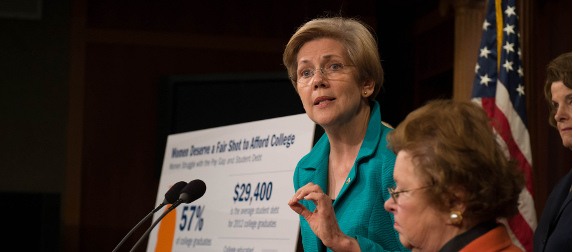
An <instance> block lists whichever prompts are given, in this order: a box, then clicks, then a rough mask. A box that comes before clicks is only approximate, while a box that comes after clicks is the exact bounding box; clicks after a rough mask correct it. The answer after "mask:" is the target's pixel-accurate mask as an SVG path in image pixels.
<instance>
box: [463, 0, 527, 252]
mask: <svg viewBox="0 0 572 252" xmlns="http://www.w3.org/2000/svg"><path fill="white" fill-rule="evenodd" d="M488 2H489V3H488V7H487V13H486V17H485V21H484V22H483V34H482V40H481V46H480V52H479V58H478V61H477V65H476V67H475V81H474V84H473V94H472V100H473V101H474V102H476V103H478V104H479V105H481V106H482V107H483V108H484V109H485V110H486V111H487V113H488V115H489V117H490V118H491V120H492V121H494V123H492V124H493V126H494V128H495V131H496V132H497V133H498V136H499V142H500V143H501V144H502V145H503V146H504V147H505V151H506V153H505V154H506V155H510V156H512V158H514V159H517V160H518V166H519V169H520V170H521V171H522V172H524V174H525V177H526V186H525V188H524V189H523V190H522V192H521V194H520V198H519V207H518V208H519V214H517V215H516V216H515V217H514V218H512V219H510V220H501V222H503V223H504V224H505V225H506V226H508V227H509V228H508V229H509V233H510V235H511V238H512V240H513V243H515V244H516V245H517V246H519V247H520V248H521V249H523V250H525V251H532V236H533V233H534V230H535V229H536V224H537V221H536V210H535V208H534V199H533V192H534V191H533V186H532V177H531V164H532V154H531V150H530V138H529V135H528V128H527V119H526V103H525V96H524V82H523V69H522V64H521V51H520V46H519V33H518V16H517V14H516V1H515V0H489V1H488Z"/></svg>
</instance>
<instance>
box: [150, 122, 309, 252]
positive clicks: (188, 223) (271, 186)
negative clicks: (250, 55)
mask: <svg viewBox="0 0 572 252" xmlns="http://www.w3.org/2000/svg"><path fill="white" fill-rule="evenodd" d="M314 130H315V124H314V123H313V122H312V121H311V120H310V119H309V118H308V117H307V115H306V114H298V115H292V116H285V117H279V118H274V119H267V120H261V121H255V122H249V123H241V124H236V125H230V126H223V127H216V128H211V129H204V130H197V131H192V132H186V133H178V134H172V135H169V137H168V139H167V144H166V147H165V155H164V158H163V160H164V162H163V167H162V171H161V178H160V182H159V189H158V192H157V201H156V204H157V205H159V204H160V203H161V202H162V201H163V199H164V194H165V192H166V191H167V190H168V189H169V187H170V186H171V185H173V184H175V183H176V182H179V181H185V182H189V181H191V180H194V179H201V180H203V181H204V182H205V184H206V186H207V190H206V192H205V194H204V196H203V197H202V198H200V199H198V200H196V201H194V202H191V203H189V204H183V205H180V206H179V207H177V208H176V209H175V210H174V211H173V212H171V213H169V214H168V215H167V216H165V218H164V219H163V220H162V221H161V223H160V224H159V225H157V227H155V228H154V230H153V231H152V232H151V233H150V236H149V241H148V246H147V251H148V252H151V251H235V252H238V251H252V252H254V251H265V252H268V251H277V252H278V251H295V249H296V243H297V238H298V231H299V217H298V215H297V214H296V213H294V212H293V211H292V210H291V209H290V208H289V207H288V205H287V202H288V200H289V199H290V198H291V197H292V195H293V194H294V187H293V184H292V176H293V173H294V169H295V167H296V164H297V162H298V161H299V160H300V158H302V157H303V156H304V155H305V154H307V153H308V152H309V151H310V149H311V147H312V144H313V139H314ZM161 214H162V211H159V212H157V213H156V214H155V215H154V220H155V219H156V218H158V217H159V216H160V215H161ZM159 248H160V250H159ZM156 249H157V250H156ZM169 249H170V250H169Z"/></svg>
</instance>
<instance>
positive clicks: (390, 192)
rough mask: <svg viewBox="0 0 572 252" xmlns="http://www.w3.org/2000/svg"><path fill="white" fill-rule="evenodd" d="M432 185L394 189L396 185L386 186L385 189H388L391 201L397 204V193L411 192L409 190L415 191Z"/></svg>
mask: <svg viewBox="0 0 572 252" xmlns="http://www.w3.org/2000/svg"><path fill="white" fill-rule="evenodd" d="M431 186H432V185H428V186H422V187H417V188H411V189H403V190H400V191H396V190H395V189H396V188H397V186H392V187H388V188H387V190H388V191H389V194H390V195H391V198H392V199H393V202H394V203H395V204H397V198H399V194H400V193H404V192H411V191H416V190H421V189H425V188H429V187H431Z"/></svg>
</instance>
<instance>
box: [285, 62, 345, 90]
mask: <svg viewBox="0 0 572 252" xmlns="http://www.w3.org/2000/svg"><path fill="white" fill-rule="evenodd" d="M346 67H355V65H346V64H342V63H329V64H327V65H325V66H324V67H322V68H301V69H299V70H298V73H297V75H296V76H294V75H291V76H290V78H291V79H292V81H294V82H296V84H298V87H307V86H310V83H312V78H314V74H315V72H316V70H319V72H320V73H321V74H322V76H323V77H324V78H326V79H328V80H335V79H337V78H339V77H341V76H342V75H343V74H345V73H347V69H346ZM294 77H296V78H294Z"/></svg>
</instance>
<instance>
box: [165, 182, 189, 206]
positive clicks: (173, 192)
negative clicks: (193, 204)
mask: <svg viewBox="0 0 572 252" xmlns="http://www.w3.org/2000/svg"><path fill="white" fill-rule="evenodd" d="M185 186H187V182H185V181H179V182H177V183H175V184H174V185H173V186H171V188H169V190H168V191H167V192H166V193H165V201H166V203H169V204H173V203H175V201H177V200H178V199H179V195H181V192H182V190H183V188H184V187H185Z"/></svg>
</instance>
